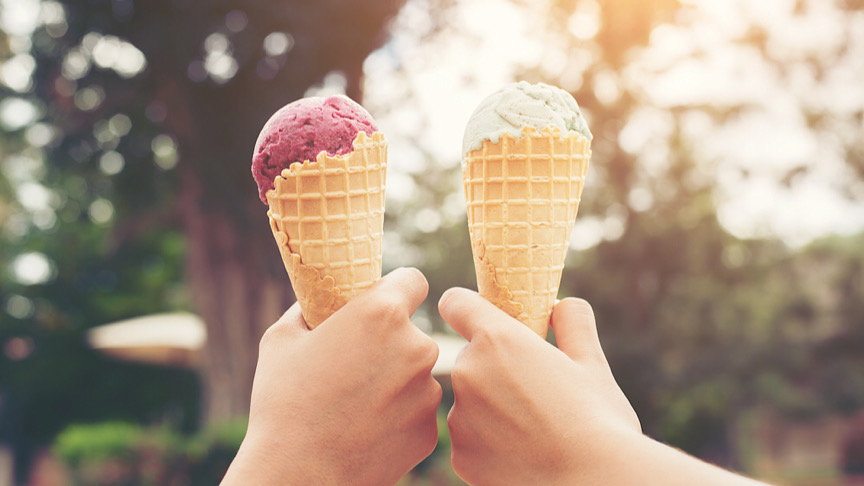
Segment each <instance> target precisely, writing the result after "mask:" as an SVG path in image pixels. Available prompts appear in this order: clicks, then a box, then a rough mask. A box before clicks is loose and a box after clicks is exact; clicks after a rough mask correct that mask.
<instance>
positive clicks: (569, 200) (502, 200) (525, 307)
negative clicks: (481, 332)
mask: <svg viewBox="0 0 864 486" xmlns="http://www.w3.org/2000/svg"><path fill="white" fill-rule="evenodd" d="M590 157H591V148H590V142H589V140H588V139H587V138H585V136H583V135H581V134H579V133H577V132H573V131H569V132H567V133H565V134H562V132H561V130H559V129H558V128H555V127H547V128H543V129H542V130H541V131H540V132H538V131H537V130H536V129H535V128H532V127H527V126H526V127H523V128H522V133H521V137H519V138H515V137H513V136H512V135H510V134H509V133H503V134H502V135H501V137H500V139H499V141H498V142H497V143H493V142H491V141H490V140H484V141H483V146H482V147H481V148H480V149H477V150H473V151H471V152H468V153H467V154H466V155H465V165H464V168H463V171H462V174H463V182H464V184H465V198H466V201H467V203H468V229H469V232H470V235H471V247H472V250H473V252H474V267H475V270H476V272H477V287H478V290H479V292H480V295H482V296H483V297H485V298H487V299H488V300H490V301H491V302H492V303H493V304H495V305H497V306H498V307H499V308H501V309H502V310H504V311H505V312H507V313H508V314H510V315H511V316H513V317H514V318H516V319H517V320H519V321H521V322H522V323H524V324H525V325H527V326H528V327H529V328H531V329H532V330H533V331H534V332H536V333H537V334H539V335H540V336H541V337H545V336H546V333H547V330H548V326H549V318H550V316H551V313H552V307H553V306H554V304H555V297H556V296H557V294H558V287H559V285H560V283H561V271H562V270H563V268H564V257H565V256H566V254H567V248H568V247H569V244H570V235H571V232H572V229H573V223H574V222H575V220H576V212H577V210H578V209H579V200H580V198H581V196H582V188H583V184H584V180H585V173H586V172H587V170H588V160H589V159H590Z"/></svg>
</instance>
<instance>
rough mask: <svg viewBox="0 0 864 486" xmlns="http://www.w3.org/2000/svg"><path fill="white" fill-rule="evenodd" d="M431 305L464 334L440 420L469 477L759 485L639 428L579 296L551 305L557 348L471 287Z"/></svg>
mask: <svg viewBox="0 0 864 486" xmlns="http://www.w3.org/2000/svg"><path fill="white" fill-rule="evenodd" d="M438 309H439V311H440V312H441V316H442V317H443V318H444V320H446V321H447V322H448V323H449V324H450V325H451V326H452V327H453V329H455V330H456V331H457V332H459V333H460V334H462V336H464V337H465V338H466V339H468V341H469V343H468V346H467V347H466V348H465V350H464V351H463V353H462V355H460V356H459V358H458V359H457V360H456V365H455V367H454V369H453V372H452V374H451V378H452V381H453V393H454V395H455V397H456V400H455V403H454V404H453V409H452V410H450V415H449V417H448V418H447V424H448V426H449V427H450V439H451V442H452V447H453V457H452V460H453V469H454V470H455V471H456V473H457V474H458V475H459V476H460V477H461V478H462V479H464V480H465V481H467V482H468V483H470V484H494V485H506V484H544V485H553V484H568V485H570V484H604V485H610V486H611V485H630V484H654V485H681V484H688V485H689V484H699V485H703V486H739V485H740V486H759V485H762V486H764V483H759V482H756V481H753V480H751V479H747V478H745V477H742V476H739V475H736V474H733V473H731V472H729V471H725V470H723V469H720V468H718V467H715V466H712V465H710V464H707V463H705V462H702V461H700V460H698V459H696V458H694V457H691V456H688V455H686V454H684V453H683V452H681V451H679V450H677V449H673V448H672V447H669V446H667V445H665V444H662V443H660V442H657V441H655V440H653V439H651V438H649V437H647V436H645V435H642V430H641V427H640V425H639V419H638V418H637V417H636V413H635V412H634V411H633V408H632V407H631V406H630V403H629V402H628V401H627V398H626V397H625V396H624V394H623V393H622V392H621V389H620V388H619V387H618V385H617V384H616V383H615V379H614V378H613V377H612V371H611V370H610V368H609V364H608V363H607V362H606V357H605V356H604V354H603V350H602V349H601V348H600V340H599V338H598V336H597V326H596V324H595V323H594V312H593V311H592V310H591V306H590V305H588V303H587V302H585V301H584V300H578V299H564V300H562V301H561V302H559V303H558V304H556V305H555V308H554V309H553V311H552V319H551V323H552V329H553V330H554V331H555V337H556V338H557V341H558V346H559V349H560V350H559V349H556V348H555V347H554V346H552V345H550V344H549V343H547V342H546V341H544V340H543V339H541V338H540V337H538V336H537V335H536V334H534V332H532V331H530V330H529V329H528V328H527V327H525V326H524V325H522V324H521V323H519V322H517V321H516V320H514V319H513V318H511V317H510V316H508V315H507V314H505V313H504V312H502V311H501V310H499V309H498V308H497V307H495V306H494V305H492V304H491V303H489V301H487V300H486V299H483V298H482V297H480V296H479V295H477V293H475V292H471V291H469V290H465V289H451V290H448V291H447V292H445V293H444V295H443V296H441V300H440V302H439V303H438Z"/></svg>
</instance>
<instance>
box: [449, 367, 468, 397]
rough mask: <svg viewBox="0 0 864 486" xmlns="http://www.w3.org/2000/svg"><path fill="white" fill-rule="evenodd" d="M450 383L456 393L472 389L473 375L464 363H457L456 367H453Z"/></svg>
mask: <svg viewBox="0 0 864 486" xmlns="http://www.w3.org/2000/svg"><path fill="white" fill-rule="evenodd" d="M450 383H451V385H452V386H453V391H454V393H458V392H460V391H464V390H468V389H470V388H471V374H470V372H469V370H468V367H467V366H465V364H464V363H459V362H458V361H457V362H456V365H455V366H453V370H451V371H450Z"/></svg>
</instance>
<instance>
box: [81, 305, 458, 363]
mask: <svg viewBox="0 0 864 486" xmlns="http://www.w3.org/2000/svg"><path fill="white" fill-rule="evenodd" d="M432 338H433V339H434V340H435V342H436V343H437V344H438V361H436V362H435V366H434V367H433V368H432V374H433V375H434V376H436V377H444V378H446V377H448V376H450V372H451V371H452V370H453V365H454V363H456V357H457V356H458V355H459V352H460V351H462V348H464V347H465V345H466V344H468V343H467V341H465V340H464V339H462V338H461V337H458V336H453V335H450V334H433V335H432ZM87 341H88V342H89V343H90V346H91V347H92V348H93V349H97V350H99V351H101V352H103V353H104V354H106V355H108V356H111V357H114V358H117V359H122V360H126V361H140V362H145V363H154V364H161V365H171V366H185V367H192V366H195V365H198V364H199V363H200V359H201V355H202V352H203V349H204V346H205V344H206V341H207V329H206V327H205V326H204V321H202V320H201V318H200V317H198V316H196V315H195V314H190V313H187V312H178V313H166V314H151V315H147V316H142V317H136V318H134V319H128V320H125V321H119V322H114V323H111V324H105V325H103V326H99V327H95V328H93V329H91V330H90V332H89V333H88V334H87Z"/></svg>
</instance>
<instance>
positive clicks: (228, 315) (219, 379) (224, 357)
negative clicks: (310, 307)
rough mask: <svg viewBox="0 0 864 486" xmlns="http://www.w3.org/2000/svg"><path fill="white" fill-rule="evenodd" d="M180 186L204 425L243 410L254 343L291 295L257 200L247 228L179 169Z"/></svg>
mask: <svg viewBox="0 0 864 486" xmlns="http://www.w3.org/2000/svg"><path fill="white" fill-rule="evenodd" d="M250 177H251V176H250ZM183 186H184V193H183V200H182V211H183V216H184V221H185V228H186V236H187V240H188V250H187V257H186V273H187V280H188V283H189V288H190V289H191V292H192V296H191V297H192V301H193V303H194V305H195V308H196V310H197V312H198V313H199V314H200V315H201V317H202V318H203V320H204V322H205V323H206V325H207V348H206V353H205V363H204V367H203V375H202V392H203V396H204V409H203V418H204V422H205V423H212V422H219V421H224V420H228V419H232V418H236V417H241V416H244V415H246V414H247V413H248V412H249V397H250V392H251V390H252V378H253V376H254V373H255V364H256V362H257V359H258V342H259V340H260V339H261V335H262V334H263V333H264V331H265V330H266V329H267V328H268V327H269V326H270V325H271V324H272V323H274V322H275V321H276V320H277V319H278V318H279V316H280V315H282V313H283V312H284V311H285V310H286V309H287V308H288V307H289V306H290V305H291V304H292V303H293V302H294V295H293V292H292V290H291V285H290V281H289V279H288V275H287V274H286V272H285V270H284V268H283V267H282V264H281V259H280V257H279V254H278V253H279V252H278V250H277V249H276V244H275V243H274V241H273V237H272V235H271V233H270V230H269V225H268V222H267V216H266V208H265V207H264V206H263V205H262V204H261V203H260V202H258V201H257V199H254V198H253V199H254V200H253V201H252V203H257V204H255V206H253V207H249V208H247V211H248V214H249V217H250V222H249V223H250V224H249V225H248V227H247V226H245V225H244V227H237V224H236V221H235V220H236V217H234V215H229V214H226V211H225V210H224V209H223V208H221V207H220V206H215V207H212V206H208V205H207V204H206V197H203V194H202V192H203V188H202V187H201V183H200V182H199V180H198V179H197V177H196V175H195V173H194V172H193V171H191V170H187V171H185V173H184V175H183Z"/></svg>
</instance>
